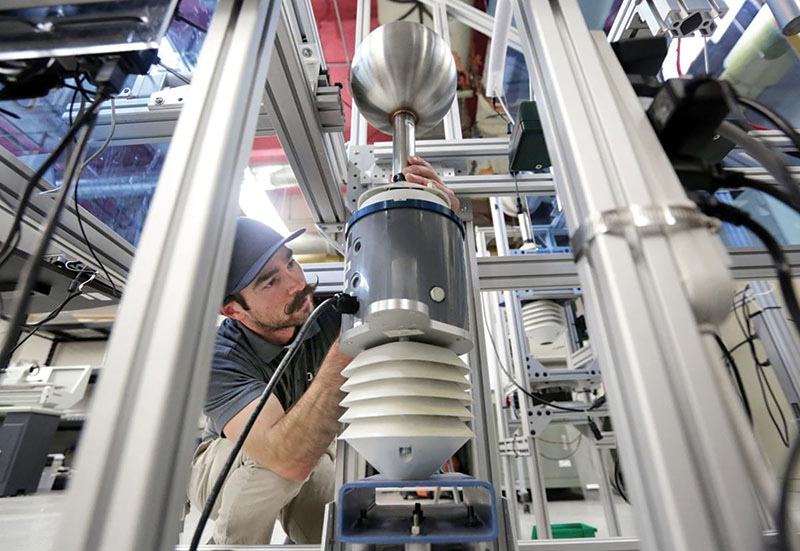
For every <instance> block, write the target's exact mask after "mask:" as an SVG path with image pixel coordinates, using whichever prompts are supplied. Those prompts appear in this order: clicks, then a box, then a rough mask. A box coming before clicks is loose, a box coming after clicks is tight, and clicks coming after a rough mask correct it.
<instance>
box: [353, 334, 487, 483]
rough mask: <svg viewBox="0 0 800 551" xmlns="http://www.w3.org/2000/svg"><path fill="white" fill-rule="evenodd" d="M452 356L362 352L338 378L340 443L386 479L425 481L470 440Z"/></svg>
mask: <svg viewBox="0 0 800 551" xmlns="http://www.w3.org/2000/svg"><path fill="white" fill-rule="evenodd" d="M468 372H469V368H468V367H467V366H466V364H464V362H463V361H462V360H461V359H460V358H459V357H458V356H457V355H456V354H455V353H454V352H452V351H450V350H447V349H444V348H440V347H438V346H433V345H430V344H423V343H418V342H409V341H403V342H393V343H388V344H384V345H380V346H376V347H374V348H371V349H368V350H365V351H363V352H362V353H361V354H359V355H358V356H357V357H356V358H355V359H354V360H353V361H352V362H351V363H350V365H349V366H348V367H347V368H345V369H344V370H343V371H342V374H343V375H344V376H345V377H347V378H348V380H347V382H345V383H344V384H343V385H342V390H343V391H345V392H347V393H348V394H347V396H346V397H345V398H344V400H342V402H341V405H342V406H346V407H347V408H348V410H347V411H346V412H345V414H344V415H343V416H342V417H341V419H340V420H341V421H342V422H343V423H348V424H349V426H348V427H347V429H346V430H345V431H344V432H343V433H342V435H341V436H340V438H341V439H342V440H346V441H347V442H348V443H349V444H350V445H351V446H353V447H354V448H355V449H356V451H357V452H358V453H360V454H361V455H362V456H363V457H364V459H366V460H367V461H369V462H370V463H371V464H372V466H374V467H375V468H376V469H377V470H378V471H379V472H381V473H382V474H383V475H385V476H387V477H389V478H393V479H397V480H411V479H424V478H427V477H429V476H430V475H431V474H433V473H434V472H436V470H437V469H439V468H440V467H441V466H442V465H443V464H444V463H445V462H446V461H447V460H448V459H449V458H450V457H451V456H452V455H453V453H455V452H456V451H458V449H459V448H460V447H461V446H463V445H464V443H465V442H466V441H467V440H469V439H470V438H472V437H473V436H474V435H473V434H472V431H471V430H470V429H469V427H467V425H465V424H464V421H467V420H469V419H471V418H472V414H471V413H470V412H469V410H467V408H466V407H465V405H467V404H469V403H470V401H471V400H470V398H469V395H468V394H467V390H468V389H469V388H470V384H469V382H468V381H467V378H466V376H465V375H466V374H467V373H468Z"/></svg>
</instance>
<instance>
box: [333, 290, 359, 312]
mask: <svg viewBox="0 0 800 551" xmlns="http://www.w3.org/2000/svg"><path fill="white" fill-rule="evenodd" d="M358 306H359V304H358V298H356V297H355V296H354V295H348V294H347V293H336V295H334V297H333V309H334V310H336V311H337V312H339V313H340V314H355V313H356V312H358Z"/></svg>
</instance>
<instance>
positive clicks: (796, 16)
mask: <svg viewBox="0 0 800 551" xmlns="http://www.w3.org/2000/svg"><path fill="white" fill-rule="evenodd" d="M767 5H768V6H769V9H770V10H771V11H772V15H773V16H774V17H775V21H777V22H778V28H779V29H780V30H781V32H782V33H783V34H784V35H786V36H792V35H795V34H797V33H800V0H767Z"/></svg>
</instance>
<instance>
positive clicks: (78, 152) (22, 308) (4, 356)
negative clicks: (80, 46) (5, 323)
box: [0, 94, 105, 371]
mask: <svg viewBox="0 0 800 551" xmlns="http://www.w3.org/2000/svg"><path fill="white" fill-rule="evenodd" d="M104 99H105V96H104V95H103V94H98V95H97V97H96V98H95V101H94V102H92V105H91V106H90V107H89V109H87V110H86V112H85V113H82V114H81V115H80V116H78V120H77V121H75V125H74V127H75V128H76V129H77V128H80V129H81V135H80V137H79V139H78V144H77V145H76V146H75V148H74V149H73V151H72V154H71V155H70V157H69V159H68V161H67V166H66V168H65V170H64V180H63V182H62V184H61V187H60V188H59V190H58V193H57V194H56V197H55V201H54V205H53V207H52V208H51V209H50V212H49V213H48V215H47V219H46V221H45V224H44V227H43V229H42V232H41V236H40V237H39V242H38V243H37V245H36V248H35V249H34V251H33V252H32V253H31V255H30V256H29V257H28V260H27V261H26V262H25V265H24V266H23V268H22V272H21V273H20V275H19V279H18V283H17V287H16V289H15V290H14V295H15V297H16V299H17V302H16V304H15V306H14V310H13V313H12V314H11V316H9V324H10V328H9V331H8V333H7V334H6V338H5V340H4V341H3V346H2V349H0V371H2V370H5V368H6V366H7V365H8V362H9V360H10V358H11V350H12V348H13V347H14V343H16V341H17V338H18V337H19V334H20V329H21V326H22V324H23V321H24V318H25V316H26V313H27V311H28V304H29V303H30V299H31V292H32V290H33V286H34V284H35V283H36V280H37V278H38V275H39V270H40V269H41V260H42V257H43V256H44V254H45V252H46V251H47V247H48V245H49V243H50V238H51V237H52V235H53V231H54V230H55V226H56V224H57V223H58V220H59V217H60V215H61V211H62V210H63V207H64V203H65V201H66V198H67V194H68V193H69V186H70V185H71V183H72V182H73V181H74V180H75V178H76V177H77V176H78V175H79V174H80V169H81V165H82V163H83V155H84V153H85V152H86V146H87V144H88V143H89V136H90V134H91V132H92V129H93V128H94V123H95V121H96V118H97V111H98V110H99V109H100V105H101V104H102V102H103V101H104ZM71 134H74V133H71V132H67V135H65V137H66V136H69V135H71ZM51 156H52V155H51ZM37 173H38V171H37ZM34 176H35V175H34ZM31 181H34V182H35V181H38V178H32V179H31ZM22 205H24V203H21V204H20V206H22ZM19 210H20V211H22V210H23V209H19ZM20 218H21V216H20ZM15 220H16V218H15Z"/></svg>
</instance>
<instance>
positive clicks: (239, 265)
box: [225, 218, 306, 297]
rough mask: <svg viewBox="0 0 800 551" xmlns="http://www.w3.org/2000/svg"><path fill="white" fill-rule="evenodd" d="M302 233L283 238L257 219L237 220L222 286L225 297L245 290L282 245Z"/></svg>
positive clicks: (301, 230)
mask: <svg viewBox="0 0 800 551" xmlns="http://www.w3.org/2000/svg"><path fill="white" fill-rule="evenodd" d="M305 231H306V230H305V228H303V229H300V230H297V231H296V232H294V233H293V234H291V235H289V236H287V237H283V236H282V235H281V234H279V233H278V232H276V231H275V230H273V229H272V228H270V227H269V226H267V225H266V224H263V223H261V222H259V221H258V220H253V219H252V218H239V219H238V220H237V221H236V238H235V240H234V243H233V254H232V255H231V265H230V268H229V270H228V282H227V284H226V285H225V296H226V297H227V296H230V295H233V294H236V293H238V292H239V291H241V290H242V289H244V288H245V287H247V286H248V285H249V284H250V282H251V281H253V279H255V277H256V276H257V275H258V272H260V271H261V268H263V267H264V264H266V263H267V262H269V259H270V258H272V255H274V254H275V253H276V252H278V249H280V248H281V246H283V245H285V244H286V243H288V242H289V241H291V240H292V239H294V238H296V237H298V236H300V235H302V234H303V233H304V232H305Z"/></svg>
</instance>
